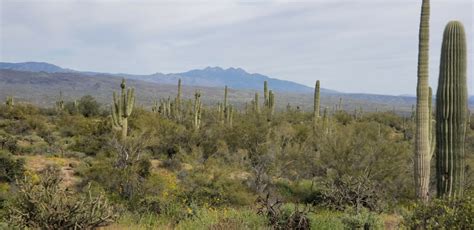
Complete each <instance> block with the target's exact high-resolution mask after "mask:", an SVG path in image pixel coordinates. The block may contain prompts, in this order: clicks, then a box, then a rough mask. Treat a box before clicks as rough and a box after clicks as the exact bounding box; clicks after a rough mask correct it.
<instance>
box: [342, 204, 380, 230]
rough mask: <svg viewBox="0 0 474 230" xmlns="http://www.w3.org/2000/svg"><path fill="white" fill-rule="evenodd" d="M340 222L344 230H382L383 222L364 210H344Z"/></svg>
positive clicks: (374, 214)
mask: <svg viewBox="0 0 474 230" xmlns="http://www.w3.org/2000/svg"><path fill="white" fill-rule="evenodd" d="M341 221H342V223H343V224H344V226H345V229H384V225H383V220H382V219H381V218H380V217H379V216H378V215H377V214H376V213H373V212H370V211H369V210H367V209H365V208H362V209H360V210H358V211H356V210H355V209H348V210H346V212H345V214H344V215H343V216H342V217H341Z"/></svg>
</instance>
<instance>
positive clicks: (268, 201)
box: [257, 193, 312, 230]
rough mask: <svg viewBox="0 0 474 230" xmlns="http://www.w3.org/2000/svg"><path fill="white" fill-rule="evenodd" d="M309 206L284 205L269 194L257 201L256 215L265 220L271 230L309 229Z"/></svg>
mask: <svg viewBox="0 0 474 230" xmlns="http://www.w3.org/2000/svg"><path fill="white" fill-rule="evenodd" d="M311 208H312V207H311V206H304V207H303V208H300V206H299V205H284V204H283V203H282V202H281V201H280V200H279V199H278V198H274V197H273V198H272V196H271V195H270V193H267V195H265V196H260V197H259V198H258V199H257V214H259V215H262V216H264V217H265V218H266V220H267V224H268V225H269V226H270V227H271V228H272V229H300V230H305V229H310V227H311V223H310V222H311V220H310V218H309V213H310V211H311Z"/></svg>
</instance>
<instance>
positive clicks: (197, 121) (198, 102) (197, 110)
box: [193, 91, 202, 130]
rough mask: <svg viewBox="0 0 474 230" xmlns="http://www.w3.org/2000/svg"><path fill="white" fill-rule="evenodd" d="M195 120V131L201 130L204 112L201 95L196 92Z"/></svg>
mask: <svg viewBox="0 0 474 230" xmlns="http://www.w3.org/2000/svg"><path fill="white" fill-rule="evenodd" d="M193 112H194V120H193V125H194V129H196V130H197V129H199V128H200V127H201V112H202V103H201V93H200V92H199V91H196V93H195V94H194V111H193Z"/></svg>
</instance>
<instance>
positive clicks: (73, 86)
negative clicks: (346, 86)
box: [0, 62, 474, 113]
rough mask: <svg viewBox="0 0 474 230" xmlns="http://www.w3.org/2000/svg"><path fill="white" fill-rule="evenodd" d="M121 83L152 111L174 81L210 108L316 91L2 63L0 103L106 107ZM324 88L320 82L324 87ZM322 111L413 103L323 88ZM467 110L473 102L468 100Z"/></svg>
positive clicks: (254, 78) (220, 75) (204, 73)
mask: <svg viewBox="0 0 474 230" xmlns="http://www.w3.org/2000/svg"><path fill="white" fill-rule="evenodd" d="M122 78H126V79H128V80H127V82H128V85H129V86H133V87H135V88H136V89H137V90H136V92H137V97H138V100H139V101H140V103H141V104H142V105H144V106H150V105H151V104H152V103H153V101H154V100H156V99H158V98H166V97H174V96H175V94H176V84H177V82H178V79H182V82H183V94H184V97H185V98H192V96H193V95H194V91H195V90H200V91H201V92H202V94H203V100H204V102H205V103H208V104H214V103H216V102H217V101H219V100H222V98H223V87H224V86H225V85H227V86H228V87H229V88H230V92H229V101H230V102H232V103H235V104H236V105H237V106H243V105H244V104H245V103H246V102H248V101H250V100H252V99H253V97H254V94H255V92H260V96H262V94H263V93H262V92H261V91H263V82H264V81H267V82H268V85H269V88H270V89H271V90H273V91H274V92H276V95H277V107H280V108H283V107H285V106H286V105H287V104H288V103H290V104H291V105H292V106H299V107H300V108H303V109H306V110H310V109H311V108H312V97H313V91H314V88H311V87H308V86H305V85H302V84H298V83H295V82H291V81H285V80H279V79H276V78H271V77H269V76H265V75H262V74H258V73H252V74H251V73H248V72H246V71H245V70H243V69H241V68H228V69H223V68H220V67H206V68H204V69H196V70H190V71H187V72H183V73H168V74H164V73H154V74H150V75H133V74H122V73H119V74H116V73H99V72H90V71H78V70H73V69H67V68H62V67H60V66H57V65H54V64H50V63H44V62H23V63H6V62H0V98H5V97H6V96H10V95H14V96H15V98H17V99H19V101H27V102H31V103H35V104H39V105H43V106H51V105H53V104H54V102H55V101H56V100H57V97H58V95H59V91H62V92H63V94H64V95H65V98H66V100H74V99H77V98H79V97H81V96H83V95H86V94H90V95H93V96H94V97H96V98H97V99H98V101H99V102H101V103H104V104H109V103H110V101H111V95H112V92H113V91H114V90H118V86H119V84H120V81H121V79H122ZM323 84H324V83H323ZM321 96H322V100H321V103H322V106H323V107H328V108H330V109H331V108H332V107H334V105H335V104H338V103H339V100H340V99H341V98H342V99H343V106H344V109H346V110H353V109H355V108H359V107H362V108H364V109H365V110H369V111H370V110H376V109H378V110H397V111H399V112H404V113H407V112H409V111H411V107H412V105H413V104H415V103H416V98H415V97H413V96H389V95H375V94H353V93H352V94H351V93H342V92H338V91H335V90H330V89H325V88H322V89H321ZM470 102H471V105H472V104H473V102H474V98H473V97H471V98H470Z"/></svg>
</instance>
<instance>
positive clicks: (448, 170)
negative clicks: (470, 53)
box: [436, 21, 468, 197]
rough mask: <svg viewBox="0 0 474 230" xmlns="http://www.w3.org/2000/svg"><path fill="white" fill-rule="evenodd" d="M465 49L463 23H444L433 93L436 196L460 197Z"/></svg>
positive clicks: (464, 106) (466, 114)
mask: <svg viewBox="0 0 474 230" xmlns="http://www.w3.org/2000/svg"><path fill="white" fill-rule="evenodd" d="M466 56H467V49H466V36H465V33H464V27H463V25H462V24H461V23H460V22H458V21H451V22H449V23H448V24H447V25H446V28H445V30H444V35H443V45H442V48H441V62H440V68H439V69H440V70H439V80H438V91H437V94H436V95H437V97H436V152H437V154H436V181H437V191H438V196H439V197H460V196H462V192H463V184H464V167H465V166H464V142H465V135H466V127H467V122H468V109H467V103H468V102H467V95H468V93H467V85H466V69H467V58H466Z"/></svg>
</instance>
